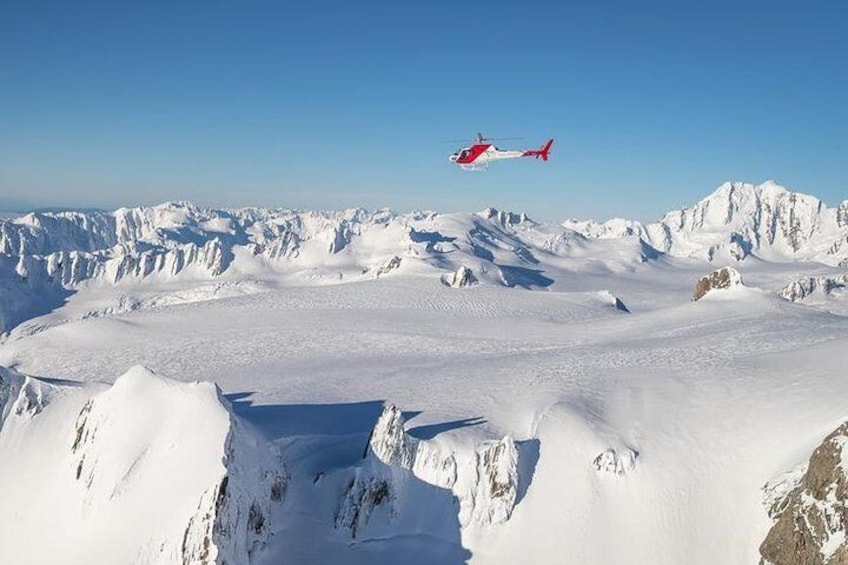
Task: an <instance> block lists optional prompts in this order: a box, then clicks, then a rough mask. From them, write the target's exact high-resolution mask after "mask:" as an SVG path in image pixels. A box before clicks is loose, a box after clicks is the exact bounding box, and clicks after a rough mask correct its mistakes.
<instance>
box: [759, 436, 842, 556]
mask: <svg viewBox="0 0 848 565" xmlns="http://www.w3.org/2000/svg"><path fill="white" fill-rule="evenodd" d="M847 443H848V422H846V423H844V424H842V425H841V426H840V427H839V428H837V429H836V430H835V431H834V432H833V433H831V434H830V435H829V436H827V437H826V438H825V439H824V441H823V442H822V443H821V445H819V446H818V447H817V448H816V450H815V451H813V454H812V456H811V457H810V461H809V464H808V466H807V470H806V472H805V473H804V475H803V476H802V477H801V479H800V480H799V481H798V483H797V485H795V487H794V488H793V489H792V490H790V491H789V492H788V493H787V494H786V495H784V496H783V497H781V498H780V499H778V500H777V501H776V502H775V503H774V504H773V505H772V507H771V508H770V509H769V515H770V516H771V517H772V518H773V519H774V520H775V523H774V526H772V528H771V530H770V531H769V533H768V535H767V536H766V539H765V540H764V541H763V543H762V545H760V555H761V556H762V559H761V561H760V563H761V564H772V565H784V564H785V565H790V564H797V565H835V564H844V563H848V539H846V536H845V534H846V531H845V530H846V524H848V476H846V469H845V468H843V466H842V460H843V452H842V451H843V448H844V447H845V445H846V444H847Z"/></svg>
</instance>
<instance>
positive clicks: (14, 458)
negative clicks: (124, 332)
mask: <svg viewBox="0 0 848 565" xmlns="http://www.w3.org/2000/svg"><path fill="white" fill-rule="evenodd" d="M0 454H2V457H0V493H2V498H3V501H4V504H3V507H4V509H5V510H4V511H3V517H2V518H0V521H2V522H3V524H4V529H5V530H7V531H8V530H9V529H10V528H13V529H14V531H15V535H14V536H4V537H3V539H4V543H3V544H0V562H3V563H21V562H22V561H21V559H22V556H24V555H28V557H27V558H26V562H28V563H56V562H68V563H196V564H211V563H244V564H248V563H254V562H255V560H254V558H255V557H257V556H258V555H259V553H260V552H261V550H262V548H263V547H264V545H265V544H266V543H267V542H268V540H269V536H270V532H271V528H272V526H273V525H274V524H273V520H274V515H275V513H278V508H279V506H280V505H281V504H282V502H283V497H284V494H285V489H286V484H287V480H288V478H287V472H286V468H285V466H284V465H283V463H282V461H281V460H280V458H279V455H278V454H277V452H276V450H275V448H273V447H272V446H271V445H270V444H268V443H267V441H265V440H264V439H263V438H262V437H261V436H260V435H258V434H257V432H256V431H255V430H253V429H252V428H251V427H250V426H247V425H246V424H245V423H244V422H242V421H240V419H239V418H237V417H236V416H234V415H233V414H232V411H231V410H230V408H229V403H228V402H227V401H226V400H225V399H223V397H222V396H221V394H220V391H219V390H218V389H217V387H215V386H214V385H213V384H211V383H181V382H177V381H174V380H171V379H167V378H163V377H160V376H157V375H155V374H153V373H152V372H150V371H148V370H147V369H145V368H143V367H135V368H133V369H131V370H130V371H128V372H127V373H126V374H124V375H123V376H121V377H120V378H118V379H117V380H116V381H115V383H114V385H112V386H111V387H104V386H103V385H88V386H80V385H79V384H75V383H69V382H50V381H45V380H41V379H36V378H33V377H28V376H25V375H22V374H19V373H17V372H15V371H10V370H6V369H4V368H2V367H0ZM9 519H12V520H13V521H14V525H13V526H11V525H10V522H9V521H8V520H9ZM35 540H40V541H39V543H38V545H37V546H32V544H33V543H34V542H35Z"/></svg>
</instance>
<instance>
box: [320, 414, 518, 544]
mask: <svg viewBox="0 0 848 565" xmlns="http://www.w3.org/2000/svg"><path fill="white" fill-rule="evenodd" d="M416 482H418V483H422V482H423V483H426V484H427V485H432V486H433V487H438V488H437V490H438V489H442V490H439V492H442V493H444V494H445V495H449V496H446V497H445V496H443V497H442V498H443V499H444V500H447V501H451V500H456V501H458V508H457V507H456V506H454V505H453V504H451V505H450V507H449V509H447V511H456V512H457V513H458V514H457V519H458V521H459V523H460V524H461V525H467V524H469V523H471V522H474V523H477V524H484V525H485V524H495V523H499V522H503V521H505V520H507V519H509V517H510V515H511V513H512V510H513V507H514V506H515V502H516V498H517V493H518V450H517V448H516V445H515V442H514V441H513V440H512V438H510V437H505V438H503V439H502V440H500V441H486V442H482V443H481V444H479V445H478V446H476V448H475V449H474V450H473V451H472V452H468V453H462V452H451V451H445V450H444V449H443V448H441V447H440V446H439V445H438V444H436V443H435V442H433V441H432V440H429V441H425V440H419V439H416V438H414V437H412V436H410V435H409V434H408V433H406V431H405V430H404V420H403V415H402V413H401V411H400V409H399V408H398V407H397V406H393V405H387V406H386V407H385V408H384V410H383V413H382V415H381V416H380V418H379V419H378V421H377V424H376V425H375V426H374V430H373V431H372V433H371V437H370V439H369V442H368V447H367V448H366V450H365V455H364V459H363V462H362V464H361V465H360V466H359V467H358V468H357V469H356V471H355V474H354V476H353V478H352V479H350V481H349V482H348V485H347V487H346V488H345V489H344V492H343V493H342V496H341V499H340V501H339V504H338V506H337V510H336V514H335V525H336V527H337V528H345V529H349V530H350V532H351V535H352V536H354V537H355V536H357V535H359V533H361V532H362V531H363V529H364V528H365V527H366V526H368V524H369V521H372V520H373V516H374V514H375V512H377V511H378V509H381V515H382V516H383V517H384V518H383V519H384V520H388V521H392V520H394V519H397V518H399V517H401V516H402V515H404V514H408V513H415V512H417V511H418V509H416V508H414V507H408V506H404V504H403V501H404V500H406V499H407V498H409V496H408V495H409V493H410V492H411V489H413V488H416V487H415V484H416ZM433 492H434V493H435V492H436V491H433ZM383 510H384V512H383Z"/></svg>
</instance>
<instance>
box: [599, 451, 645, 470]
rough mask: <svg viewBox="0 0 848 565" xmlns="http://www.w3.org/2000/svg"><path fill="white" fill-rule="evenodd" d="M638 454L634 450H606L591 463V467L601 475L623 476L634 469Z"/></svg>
mask: <svg viewBox="0 0 848 565" xmlns="http://www.w3.org/2000/svg"><path fill="white" fill-rule="evenodd" d="M637 457H639V452H637V451H636V450H634V449H629V448H628V449H623V450H617V449H612V448H610V449H607V450H606V451H604V452H603V453H601V454H600V455H598V456H597V457H595V459H594V461H592V466H593V467H595V469H596V470H597V471H600V472H602V473H610V474H612V475H618V476H621V475H625V474H627V473H629V472H630V471H632V470H633V469H635V468H636V458H637Z"/></svg>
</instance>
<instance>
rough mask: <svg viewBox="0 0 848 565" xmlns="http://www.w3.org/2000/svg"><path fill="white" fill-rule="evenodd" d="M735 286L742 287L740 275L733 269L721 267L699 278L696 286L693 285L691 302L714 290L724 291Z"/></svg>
mask: <svg viewBox="0 0 848 565" xmlns="http://www.w3.org/2000/svg"><path fill="white" fill-rule="evenodd" d="M735 286H742V275H740V274H739V271H737V270H736V269H734V268H733V267H722V268H721V269H717V270H715V271H713V272H712V273H710V274H709V275H707V276H705V277H701V279H700V280H699V281H698V284H697V285H695V294H694V295H693V296H692V300H700V299H701V298H703V297H704V296H705V295H706V294H707V293H708V292H711V291H714V290H724V289H728V288H732V287H735Z"/></svg>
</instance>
